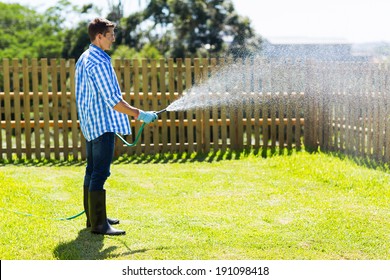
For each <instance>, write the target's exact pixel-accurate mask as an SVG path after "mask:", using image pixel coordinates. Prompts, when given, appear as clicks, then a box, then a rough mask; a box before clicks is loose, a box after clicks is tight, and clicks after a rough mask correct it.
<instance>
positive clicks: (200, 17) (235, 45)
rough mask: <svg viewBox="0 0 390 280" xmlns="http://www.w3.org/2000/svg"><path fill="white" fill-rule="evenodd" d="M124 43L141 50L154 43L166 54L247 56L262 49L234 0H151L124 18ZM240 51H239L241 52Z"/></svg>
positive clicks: (182, 55) (179, 55)
mask: <svg viewBox="0 0 390 280" xmlns="http://www.w3.org/2000/svg"><path fill="white" fill-rule="evenodd" d="M122 25H123V29H124V30H123V34H124V38H122V39H123V42H124V43H125V44H126V45H129V46H130V47H133V48H135V49H137V50H139V49H141V48H142V46H143V45H144V44H147V43H150V44H153V45H154V46H156V48H157V49H158V50H159V51H160V52H161V53H163V54H165V56H171V57H193V56H218V55H222V54H224V53H226V51H229V53H230V54H233V55H234V56H237V55H240V56H243V55H244V56H245V55H248V54H249V53H250V51H251V50H255V49H259V48H260V45H261V38H260V37H257V36H256V35H255V33H254V32H253V29H252V28H251V26H250V21H249V19H247V18H242V17H241V16H239V15H238V14H237V13H236V12H235V10H234V6H233V3H232V2H231V1H230V0H187V1H182V0H150V1H149V2H148V4H147V7H146V8H145V10H144V11H142V12H137V13H134V14H132V15H130V16H129V17H127V18H125V19H124V20H123V21H122ZM238 51H239V52H238Z"/></svg>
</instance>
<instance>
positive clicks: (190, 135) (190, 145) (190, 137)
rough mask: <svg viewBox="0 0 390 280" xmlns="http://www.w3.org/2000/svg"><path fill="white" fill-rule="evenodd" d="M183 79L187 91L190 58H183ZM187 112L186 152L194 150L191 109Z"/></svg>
mask: <svg viewBox="0 0 390 280" xmlns="http://www.w3.org/2000/svg"><path fill="white" fill-rule="evenodd" d="M185 67H186V71H185V76H186V77H185V81H186V90H187V93H188V90H189V89H190V88H191V87H192V62H191V58H186V59H185ZM186 114H187V123H188V125H187V142H188V152H189V153H192V152H194V139H195V138H194V125H193V115H194V112H193V110H188V111H187V112H186Z"/></svg>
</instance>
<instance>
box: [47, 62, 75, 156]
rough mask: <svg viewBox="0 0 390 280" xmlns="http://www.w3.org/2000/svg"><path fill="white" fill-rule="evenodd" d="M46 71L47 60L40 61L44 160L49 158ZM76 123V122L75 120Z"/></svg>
mask: <svg viewBox="0 0 390 280" xmlns="http://www.w3.org/2000/svg"><path fill="white" fill-rule="evenodd" d="M48 74H49V73H48V71H47V59H46V58H42V59H41V79H42V103H43V120H44V127H43V135H44V136H45V138H44V153H45V158H50V131H49V117H50V116H49V81H48ZM76 121H77V120H76Z"/></svg>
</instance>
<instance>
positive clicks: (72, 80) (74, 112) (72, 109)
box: [69, 59, 79, 160]
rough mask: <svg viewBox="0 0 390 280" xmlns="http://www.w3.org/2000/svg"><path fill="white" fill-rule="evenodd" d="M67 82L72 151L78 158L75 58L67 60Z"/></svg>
mask: <svg viewBox="0 0 390 280" xmlns="http://www.w3.org/2000/svg"><path fill="white" fill-rule="evenodd" d="M69 80H70V81H69V82H70V117H71V120H72V153H73V158H74V159H76V160H77V159H78V158H79V153H78V148H77V147H78V146H79V130H78V127H77V109H76V89H75V60H74V59H70V60H69Z"/></svg>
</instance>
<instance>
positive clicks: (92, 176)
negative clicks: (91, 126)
mask: <svg viewBox="0 0 390 280" xmlns="http://www.w3.org/2000/svg"><path fill="white" fill-rule="evenodd" d="M114 146H115V134H114V133H113V132H107V133H104V134H103V135H101V136H99V137H98V138H96V139H94V140H92V141H87V168H86V171H85V177H84V187H88V188H89V191H99V190H103V186H104V183H105V182H106V180H107V178H108V177H109V176H110V166H111V162H112V158H113V156H114Z"/></svg>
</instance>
